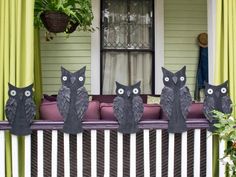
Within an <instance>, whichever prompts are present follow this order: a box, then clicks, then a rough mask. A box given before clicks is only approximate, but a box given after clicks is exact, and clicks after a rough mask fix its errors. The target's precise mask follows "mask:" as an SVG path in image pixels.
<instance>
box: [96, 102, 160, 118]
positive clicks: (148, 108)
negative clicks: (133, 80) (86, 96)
mask: <svg viewBox="0 0 236 177" xmlns="http://www.w3.org/2000/svg"><path fill="white" fill-rule="evenodd" d="M112 106H113V104H112V103H101V104H100V110H101V119H102V120H113V121H114V120H116V118H115V116H114V112H113V107H112ZM160 115H161V107H160V105H158V104H144V112H143V117H142V118H141V120H155V119H160Z"/></svg>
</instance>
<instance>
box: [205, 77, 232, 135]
mask: <svg viewBox="0 0 236 177" xmlns="http://www.w3.org/2000/svg"><path fill="white" fill-rule="evenodd" d="M228 93H229V89H228V81H225V82H224V83H222V84H220V85H211V84H208V83H206V82H205V99H204V103H203V112H204V114H205V116H206V118H207V119H208V121H209V128H208V130H209V131H211V132H214V131H215V130H216V128H215V127H214V124H215V123H217V120H216V119H215V118H214V116H213V113H212V111H213V110H217V111H220V112H223V113H225V114H231V112H232V107H231V104H232V101H231V99H230V97H229V96H228Z"/></svg>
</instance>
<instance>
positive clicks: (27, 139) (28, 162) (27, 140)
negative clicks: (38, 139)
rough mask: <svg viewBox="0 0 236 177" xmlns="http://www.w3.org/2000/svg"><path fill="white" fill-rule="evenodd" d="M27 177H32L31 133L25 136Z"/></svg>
mask: <svg viewBox="0 0 236 177" xmlns="http://www.w3.org/2000/svg"><path fill="white" fill-rule="evenodd" d="M25 177H31V135H27V136H25Z"/></svg>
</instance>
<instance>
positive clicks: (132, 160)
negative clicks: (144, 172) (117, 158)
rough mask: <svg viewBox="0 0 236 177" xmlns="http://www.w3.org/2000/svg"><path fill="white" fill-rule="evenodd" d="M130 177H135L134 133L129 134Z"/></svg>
mask: <svg viewBox="0 0 236 177" xmlns="http://www.w3.org/2000/svg"><path fill="white" fill-rule="evenodd" d="M130 177H136V133H132V134H130Z"/></svg>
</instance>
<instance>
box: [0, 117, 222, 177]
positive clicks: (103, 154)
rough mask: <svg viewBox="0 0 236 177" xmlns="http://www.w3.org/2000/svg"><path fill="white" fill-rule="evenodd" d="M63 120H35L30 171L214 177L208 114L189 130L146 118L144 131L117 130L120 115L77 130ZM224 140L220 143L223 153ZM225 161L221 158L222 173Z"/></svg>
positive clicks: (29, 140)
mask: <svg viewBox="0 0 236 177" xmlns="http://www.w3.org/2000/svg"><path fill="white" fill-rule="evenodd" d="M62 126H63V122H52V121H34V122H33V124H32V126H31V128H32V130H33V134H32V135H29V136H26V137H25V141H24V143H25V158H24V161H25V162H24V163H25V165H24V167H25V177H31V176H38V177H44V176H52V177H58V176H65V177H69V176H78V177H84V176H91V177H96V176H104V177H110V176H118V177H123V176H130V177H136V176H144V177H149V176H156V177H162V176H168V177H174V176H182V177H187V176H194V177H200V176H207V177H212V136H211V134H210V133H209V132H208V131H206V128H207V127H208V122H207V120H205V119H191V120H188V121H187V127H188V128H189V131H188V132H185V133H182V134H171V133H170V134H169V133H167V131H166V129H167V127H168V122H167V121H165V120H157V121H141V122H140V124H139V127H140V129H141V130H140V132H139V133H137V134H131V135H123V134H121V133H118V132H116V129H117V128H118V124H117V122H115V121H96V122H84V123H83V128H84V130H85V131H84V132H83V133H80V134H78V135H76V136H71V135H68V134H64V133H62V132H61V131H60V130H61V129H62ZM9 129H10V125H9V123H8V122H0V169H1V170H0V176H1V177H5V170H4V169H5V166H6V164H5V156H6V155H5V131H6V130H9ZM11 144H12V146H11V147H12V150H11V152H12V174H13V175H12V176H13V177H18V176H19V174H18V171H19V164H18V163H19V160H20V159H18V138H17V137H16V136H14V135H11ZM223 152H224V144H223V143H220V155H222V153H223ZM224 169H225V166H223V165H222V164H220V170H219V171H220V176H224Z"/></svg>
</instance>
